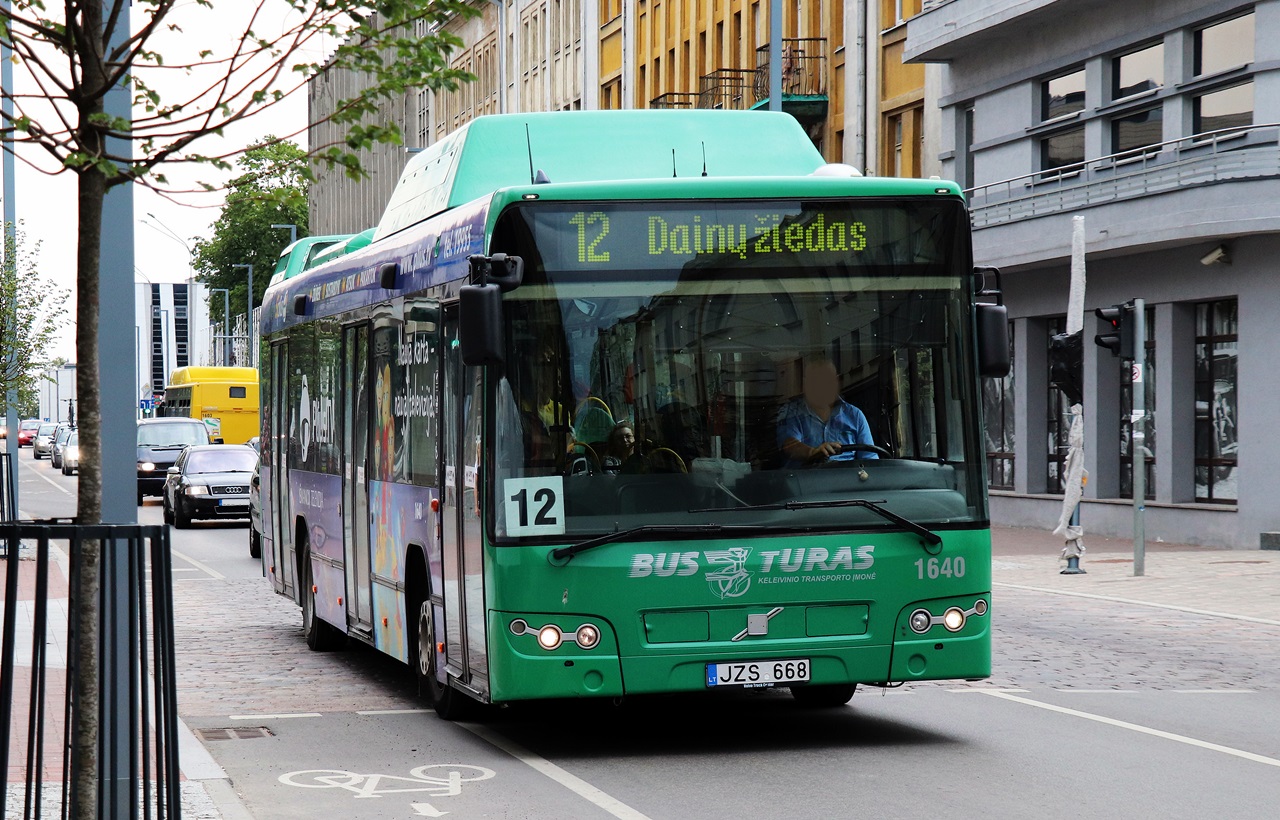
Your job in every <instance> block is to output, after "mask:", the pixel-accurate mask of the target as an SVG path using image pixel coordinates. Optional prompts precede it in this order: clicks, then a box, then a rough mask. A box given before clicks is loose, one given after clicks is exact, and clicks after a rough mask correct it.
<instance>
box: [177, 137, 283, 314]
mask: <svg viewBox="0 0 1280 820" xmlns="http://www.w3.org/2000/svg"><path fill="white" fill-rule="evenodd" d="M259 146H260V147H257V148H252V149H250V150H248V151H246V152H245V153H244V156H242V157H241V158H240V161H239V163H238V166H239V170H240V173H239V174H238V175H237V176H236V177H235V178H234V179H232V180H231V182H230V183H228V185H227V198H226V202H225V203H224V204H223V206H222V211H221V213H220V214H219V216H218V219H217V221H216V222H215V223H214V226H213V237H212V238H210V239H201V240H198V241H197V242H196V245H195V269H196V278H197V279H199V280H200V281H201V282H203V283H204V284H206V285H208V286H209V287H211V288H227V289H228V290H230V292H231V293H230V297H231V316H232V317H236V316H240V315H242V314H243V313H244V312H245V308H246V307H247V305H246V304H245V294H246V293H247V292H248V289H249V277H248V274H247V271H246V270H245V269H244V268H239V267H236V265H253V291H254V293H253V304H255V305H260V304H262V294H263V292H264V291H265V290H266V289H267V280H269V279H270V278H271V272H272V270H273V269H274V268H275V264H276V260H277V259H278V258H279V257H280V251H282V250H284V248H285V246H286V245H288V244H289V239H290V235H291V234H290V232H289V231H287V230H284V229H282V228H273V227H271V226H272V225H296V226H297V228H298V236H300V237H301V236H306V235H307V184H308V179H309V174H308V171H307V153H306V152H305V151H303V150H302V149H301V148H300V147H298V146H297V145H296V144H295V143H292V142H282V141H279V140H277V139H276V138H275V137H274V136H267V137H264V138H263V139H262V140H261V141H260V142H259ZM222 310H223V302H222V300H221V299H214V300H212V302H211V303H210V305H209V317H210V319H212V320H213V322H214V324H220V323H221V322H222Z"/></svg>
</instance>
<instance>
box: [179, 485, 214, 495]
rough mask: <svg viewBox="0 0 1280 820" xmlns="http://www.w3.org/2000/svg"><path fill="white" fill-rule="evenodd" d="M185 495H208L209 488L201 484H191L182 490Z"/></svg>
mask: <svg viewBox="0 0 1280 820" xmlns="http://www.w3.org/2000/svg"><path fill="white" fill-rule="evenodd" d="M183 492H184V493H186V494H187V495H208V494H209V488H208V487H206V486H205V485H203V484H192V485H191V486H189V487H187V488H186V489H184V490H183Z"/></svg>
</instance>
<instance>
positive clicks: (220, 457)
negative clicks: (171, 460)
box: [164, 444, 258, 529]
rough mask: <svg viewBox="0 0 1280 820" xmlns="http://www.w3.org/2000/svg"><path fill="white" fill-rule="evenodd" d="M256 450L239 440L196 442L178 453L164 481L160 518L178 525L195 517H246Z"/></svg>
mask: <svg viewBox="0 0 1280 820" xmlns="http://www.w3.org/2000/svg"><path fill="white" fill-rule="evenodd" d="M257 463H258V454H257V453H255V452H254V451H253V448H252V447H246V446H244V445H243V444H198V445H193V446H191V447H188V448H187V449H185V450H183V451H182V454H181V455H180V456H178V463H177V464H174V465H173V466H172V467H170V468H169V470H168V472H167V474H166V481H165V485H164V520H165V523H166V524H172V525H174V526H175V527H177V528H178V529H185V528H187V527H189V526H191V522H192V521H193V520H194V519H197V518H248V517H249V478H250V476H252V475H253V468H254V465H256V464H257Z"/></svg>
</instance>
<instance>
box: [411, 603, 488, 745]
mask: <svg viewBox="0 0 1280 820" xmlns="http://www.w3.org/2000/svg"><path fill="white" fill-rule="evenodd" d="M416 622H417V627H416V628H415V629H414V640H413V643H412V644H410V648H411V653H410V658H409V660H410V662H411V664H412V666H413V674H414V677H415V678H417V681H418V693H419V695H420V696H422V697H424V698H426V699H427V700H428V701H430V702H431V705H432V707H433V708H434V709H435V710H436V714H437V715H439V716H440V717H441V718H443V719H444V720H465V719H466V718H468V717H470V716H471V715H472V714H473V713H474V711H475V706H476V702H475V701H473V700H472V699H471V698H469V697H467V696H466V695H465V694H463V693H462V692H459V691H458V690H457V689H454V688H453V687H452V686H450V685H449V684H448V683H443V684H442V683H440V682H439V681H438V680H436V651H435V610H434V609H432V606H431V599H430V598H429V597H424V598H422V600H421V601H419V602H418V617H417V619H416Z"/></svg>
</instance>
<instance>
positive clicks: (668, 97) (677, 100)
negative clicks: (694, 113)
mask: <svg viewBox="0 0 1280 820" xmlns="http://www.w3.org/2000/svg"><path fill="white" fill-rule="evenodd" d="M649 107H650V108H698V107H699V106H698V95H697V94H694V93H693V92H690V91H668V92H667V93H666V94H659V95H658V96H656V97H654V98H653V99H652V100H649Z"/></svg>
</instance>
